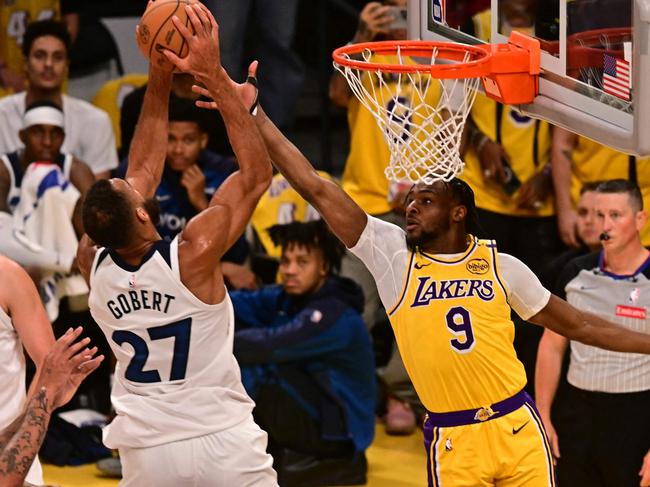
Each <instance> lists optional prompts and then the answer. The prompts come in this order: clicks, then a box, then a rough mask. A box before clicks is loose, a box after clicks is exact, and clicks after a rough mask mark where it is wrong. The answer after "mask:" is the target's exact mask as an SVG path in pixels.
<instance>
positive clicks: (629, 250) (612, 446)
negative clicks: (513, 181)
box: [535, 179, 650, 487]
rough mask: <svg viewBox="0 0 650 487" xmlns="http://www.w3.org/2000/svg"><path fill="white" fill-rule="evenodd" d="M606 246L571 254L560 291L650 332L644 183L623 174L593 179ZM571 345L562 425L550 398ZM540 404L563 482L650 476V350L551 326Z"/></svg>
mask: <svg viewBox="0 0 650 487" xmlns="http://www.w3.org/2000/svg"><path fill="white" fill-rule="evenodd" d="M595 207H596V215H597V219H598V226H599V230H600V231H601V232H602V233H601V240H602V245H603V249H602V251H601V252H597V253H591V254H589V255H586V256H583V257H579V258H577V259H574V260H572V261H571V262H569V264H568V265H567V266H566V267H565V269H564V271H563V272H562V274H561V276H560V278H559V281H558V284H557V292H558V294H560V293H562V294H566V299H567V301H568V302H569V303H571V304H573V305H574V306H576V307H577V308H579V309H580V310H582V311H585V312H590V313H593V314H596V315H598V316H602V317H603V318H605V319H607V320H609V321H611V322H614V323H617V324H618V325H619V326H621V327H622V328H628V329H632V330H635V331H639V332H642V333H648V334H650V316H648V315H647V310H648V308H650V298H649V297H650V251H648V250H647V249H646V248H644V247H643V245H642V244H641V238H640V231H641V229H642V228H643V226H644V225H645V223H646V219H647V217H646V213H645V211H644V210H643V200H642V198H641V192H640V191H639V188H638V187H637V186H636V185H634V184H633V183H630V182H629V181H626V180H623V179H617V180H610V181H606V182H604V183H602V184H601V185H599V186H598V188H597V196H596V201H595ZM569 343H570V344H571V358H570V364H569V370H568V375H567V379H568V382H569V385H568V390H567V397H566V401H563V403H562V406H563V410H562V411H559V412H558V414H559V415H560V416H562V417H563V419H562V421H561V422H560V423H558V429H557V431H556V429H555V427H554V424H553V422H552V420H551V406H552V404H553V399H554V396H555V392H556V388H557V385H558V382H559V380H560V373H561V366H562V358H563V356H564V352H565V350H566V348H567V346H568V345H569ZM535 388H536V391H537V405H538V408H539V412H540V415H541V417H542V420H543V421H544V424H545V426H546V431H547V433H548V436H549V440H550V444H551V448H552V451H553V454H554V456H555V457H556V458H558V483H559V484H560V485H576V486H577V485H580V486H582V485H585V486H586V485H589V486H603V487H606V486H607V487H609V486H614V485H621V486H623V485H630V486H631V485H639V478H638V477H639V469H640V468H641V467H642V466H643V468H642V470H641V474H642V475H643V477H644V478H645V483H644V484H643V485H650V483H649V481H650V465H649V464H647V463H645V464H644V463H643V459H644V455H646V453H647V452H648V450H649V449H650V436H649V435H648V432H649V431H650V417H649V416H648V411H649V410H650V357H649V356H648V355H637V354H629V353H620V352H611V351H606V350H603V349H600V348H597V347H594V346H589V345H584V344H582V343H578V342H575V341H571V342H569V340H568V339H566V338H565V337H563V336H561V335H558V334H556V333H554V332H552V331H550V330H545V331H544V336H543V338H542V340H541V342H540V346H539V354H538V359H537V375H536V379H535Z"/></svg>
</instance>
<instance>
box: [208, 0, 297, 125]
mask: <svg viewBox="0 0 650 487" xmlns="http://www.w3.org/2000/svg"><path fill="white" fill-rule="evenodd" d="M203 3H204V4H205V5H206V7H208V8H209V9H210V11H212V13H213V14H214V16H215V18H216V19H217V22H218V23H219V40H220V44H221V46H222V50H223V51H222V55H221V56H222V62H223V67H224V68H225V69H226V71H227V72H228V73H229V74H230V75H231V76H232V78H233V79H234V80H236V81H243V80H244V79H245V77H246V63H245V62H244V51H245V49H246V46H247V44H248V42H247V40H248V39H247V38H248V37H250V38H251V41H252V54H253V56H254V58H255V59H258V60H259V61H260V70H259V73H258V77H259V83H260V86H262V87H263V89H262V90H260V97H261V103H262V104H263V106H264V107H265V109H266V110H267V112H268V114H269V117H271V120H273V121H274V122H275V123H277V124H278V126H280V127H285V128H286V127H289V126H290V125H291V121H292V118H293V112H294V109H295V106H296V103H297V101H298V94H299V93H300V90H301V88H302V83H303V78H304V74H303V67H302V64H301V62H300V59H299V58H298V56H297V55H296V53H295V52H294V51H293V49H292V48H291V44H292V42H293V37H294V31H295V26H296V14H297V12H298V0H282V1H279V0H273V1H271V2H260V1H257V0H205V1H204V2H203ZM247 34H251V35H250V36H248V35H247Z"/></svg>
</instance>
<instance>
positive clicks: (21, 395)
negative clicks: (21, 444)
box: [0, 308, 43, 485]
mask: <svg viewBox="0 0 650 487" xmlns="http://www.w3.org/2000/svg"><path fill="white" fill-rule="evenodd" d="M0 377H2V387H0V431H4V429H5V428H6V427H7V426H9V425H10V424H11V423H12V422H13V421H14V420H15V419H16V418H17V417H18V416H19V415H20V414H21V413H22V411H23V408H24V407H25V399H26V397H27V393H26V391H25V354H24V352H23V345H22V343H20V339H19V338H18V333H16V329H15V328H14V325H13V323H12V322H11V318H10V317H9V316H8V315H7V313H6V312H5V311H4V310H3V309H2V308H0ZM26 480H27V481H28V482H30V483H32V484H35V485H41V484H43V470H42V468H41V463H40V462H39V461H38V457H36V458H34V463H32V466H31V468H30V469H29V473H28V474H27V478H26Z"/></svg>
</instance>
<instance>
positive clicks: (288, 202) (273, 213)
mask: <svg viewBox="0 0 650 487" xmlns="http://www.w3.org/2000/svg"><path fill="white" fill-rule="evenodd" d="M318 174H319V175H320V176H321V177H323V178H327V179H329V180H331V181H333V180H334V178H332V176H330V175H329V174H328V173H326V172H324V171H318ZM318 219H320V215H319V214H318V212H317V211H316V210H315V209H314V207H313V206H311V205H310V204H309V203H307V201H305V200H304V199H303V198H302V196H300V195H299V194H298V192H297V191H296V190H295V189H293V188H292V187H291V185H290V184H289V182H288V181H287V180H286V179H285V178H284V176H283V175H282V174H276V175H275V176H274V177H273V180H272V181H271V186H270V187H269V189H268V190H267V191H266V193H264V195H263V196H262V198H261V199H260V201H259V203H258V204H257V207H256V208H255V211H254V212H253V216H252V217H251V225H252V226H253V229H254V230H255V232H256V233H257V236H258V238H259V239H260V242H261V243H262V245H263V246H264V250H266V253H267V254H269V255H270V256H271V257H276V258H278V259H279V258H280V256H281V248H280V247H279V246H277V247H276V246H275V245H273V241H272V240H271V237H269V234H268V233H267V231H266V230H267V229H268V228H269V227H271V226H273V225H278V224H280V225H282V224H285V223H291V222H294V221H298V222H309V221H313V220H318Z"/></svg>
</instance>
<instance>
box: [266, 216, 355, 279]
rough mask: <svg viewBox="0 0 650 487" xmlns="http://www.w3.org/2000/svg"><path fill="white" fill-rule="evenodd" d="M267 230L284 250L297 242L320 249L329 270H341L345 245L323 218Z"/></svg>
mask: <svg viewBox="0 0 650 487" xmlns="http://www.w3.org/2000/svg"><path fill="white" fill-rule="evenodd" d="M267 232H268V233H269V236H270V237H271V240H272V241H273V243H274V244H275V245H280V246H281V247H282V250H283V251H284V250H285V249H286V248H287V247H290V246H292V245H296V244H297V245H302V246H304V247H307V248H310V249H320V250H321V252H322V253H323V259H324V260H325V265H326V266H327V269H328V271H329V272H330V273H332V272H338V271H339V270H340V268H341V259H342V258H343V254H344V253H345V247H344V246H343V244H342V243H341V241H340V240H339V239H338V238H337V237H336V236H335V235H334V234H333V233H332V232H331V231H330V229H329V227H328V226H327V224H326V223H325V222H324V221H323V220H315V221H311V222H307V223H302V222H292V223H287V224H285V225H273V226H272V227H269V228H268V229H267Z"/></svg>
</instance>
